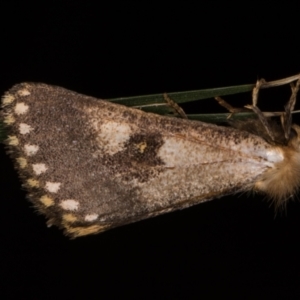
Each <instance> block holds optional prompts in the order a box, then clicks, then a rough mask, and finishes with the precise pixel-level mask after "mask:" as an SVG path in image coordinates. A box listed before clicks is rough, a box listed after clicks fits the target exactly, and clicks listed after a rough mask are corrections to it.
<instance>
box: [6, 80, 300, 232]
mask: <svg viewBox="0 0 300 300" xmlns="http://www.w3.org/2000/svg"><path fill="white" fill-rule="evenodd" d="M2 106H3V112H2V117H3V120H4V123H5V124H6V126H7V128H8V134H9V136H8V139H7V140H6V144H7V149H8V152H9V154H10V155H11V157H12V158H13V159H14V162H15V166H16V168H17V170H18V171H19V174H20V176H21V178H22V180H23V183H24V186H25V187H26V188H27V190H28V192H29V198H30V200H31V201H32V203H33V204H34V206H35V207H36V208H37V209H38V210H39V211H40V212H42V213H43V214H44V215H45V216H46V217H47V219H48V224H49V225H52V224H54V225H57V226H59V227H60V228H63V229H64V231H65V233H66V234H67V235H69V236H71V237H78V236H82V235H87V234H93V233H98V232H101V231H104V230H107V229H109V228H113V227H116V226H119V225H123V224H126V223H131V222H135V221H137V220H141V219H145V218H148V217H152V216H156V215H159V214H162V213H165V212H169V211H173V210H176V209H181V208H185V207H188V206H191V205H194V204H197V203H200V202H203V201H207V200H210V199H213V198H215V197H219V196H223V195H226V194H231V193H234V192H239V191H248V190H251V189H255V190H259V191H263V192H265V193H267V194H269V195H270V196H272V197H274V198H276V199H279V200H282V199H285V198H286V197H288V196H289V195H290V194H293V193H294V192H295V190H296V188H297V187H298V186H299V179H298V178H300V176H299V174H298V173H299V172H300V171H299V170H300V155H299V138H298V133H299V127H298V126H295V127H294V133H295V134H294V137H293V138H292V139H291V140H290V141H289V143H288V144H287V145H277V144H274V143H269V142H267V141H266V140H265V139H263V138H262V137H260V136H258V135H255V134H251V133H249V132H247V131H243V130H238V129H234V128H231V127H221V126H217V125H213V124H207V123H202V122H198V121H190V120H185V119H177V118H170V117H164V116H159V115H156V114H151V113H145V112H142V111H140V110H137V109H133V108H128V107H125V106H122V105H118V104H113V103H110V102H107V101H104V100H100V99H95V98H93V97H88V96H84V95H80V94H78V93H75V92H72V91H69V90H66V89H63V88H60V87H55V86H50V85H46V84H36V83H23V84H19V85H16V86H14V87H13V88H12V89H11V90H10V91H8V92H7V93H6V95H5V96H4V97H3V101H2ZM282 176H283V178H282ZM288 183H289V187H288V186H287V184H288ZM275 186H276V187H275Z"/></svg>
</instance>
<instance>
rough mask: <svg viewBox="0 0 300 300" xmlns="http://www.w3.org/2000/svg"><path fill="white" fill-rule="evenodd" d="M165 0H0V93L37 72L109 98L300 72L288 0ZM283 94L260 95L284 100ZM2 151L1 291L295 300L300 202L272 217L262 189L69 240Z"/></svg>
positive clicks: (200, 107)
mask: <svg viewBox="0 0 300 300" xmlns="http://www.w3.org/2000/svg"><path fill="white" fill-rule="evenodd" d="M55 3H56V4H55ZM169 5H170V6H169V7H162V5H161V6H160V5H153V4H147V3H146V2H143V3H141V4H134V3H130V4H129V3H122V4H120V3H113V2H111V5H110V6H104V5H101V4H100V2H99V3H98V4H97V5H96V4H91V3H85V2H84V1H82V2H80V1H65V2H63V4H59V2H53V3H52V2H51V3H50V2H46V1H45V2H44V1H40V4H36V5H33V4H30V3H28V2H27V3H26V2H20V3H16V2H15V3H9V2H7V3H6V2H5V1H3V2H1V4H0V11H1V19H0V22H1V23H0V25H1V26H0V32H1V35H0V38H1V56H0V74H1V80H0V85H1V86H0V92H1V94H3V93H4V92H5V91H6V90H8V89H9V88H10V87H11V86H12V85H13V84H16V83H19V82H24V81H36V82H45V83H49V84H54V85H59V86H63V87H65V88H68V89H71V90H75V91H77V92H80V93H83V94H87V95H91V96H94V97H98V98H114V97H121V96H124V97H126V96H133V95H143V94H151V93H161V92H175V91H185V90H191V89H201V88H212V87H221V86H229V85H238V84H245V83H254V82H255V81H256V79H257V78H261V77H263V78H265V79H267V80H274V79H280V78H283V77H287V76H291V75H294V74H297V73H298V72H300V67H299V54H300V46H299V22H298V21H297V20H298V17H297V11H298V10H297V9H296V8H295V7H291V6H290V7H288V8H287V9H285V8H284V7H282V6H276V4H272V6H271V7H268V8H266V9H263V8H262V7H256V6H255V4H253V3H252V4H251V6H250V5H246V4H243V6H241V7H239V6H237V5H235V6H230V5H226V6H225V5H224V6H219V4H216V3H213V4H211V5H210V6H209V7H208V6H206V7H202V6H201V4H199V3H198V4H197V5H196V4H195V5H176V4H175V3H173V2H172V3H171V2H170V4H169ZM289 93H290V91H289V87H287V86H286V87H282V88H276V89H273V90H272V91H271V90H270V91H267V92H263V93H262V94H261V98H260V102H259V105H260V107H261V108H262V109H263V110H281V109H282V107H283V105H284V103H285V102H286V101H287V99H288V97H289ZM226 99H227V100H228V101H231V103H233V104H234V105H237V106H242V105H245V104H248V103H249V102H250V101H251V95H250V93H248V94H243V95H240V96H238V97H227V98H226ZM183 107H184V109H185V110H186V111H187V112H190V113H200V112H222V111H224V109H223V108H221V107H219V106H218V104H216V103H215V101H214V100H212V99H210V100H205V101H199V102H197V103H196V104H192V105H185V106H183ZM297 108H300V104H299V103H298V105H297ZM295 119H296V121H297V118H295ZM298 119H299V118H298ZM0 155H1V158H0V166H1V169H0V176H1V177H0V182H1V186H0V197H1V201H0V205H1V208H0V212H1V216H0V219H1V226H0V230H1V247H0V249H1V250H0V251H1V253H0V254H1V255H0V263H1V266H0V274H1V275H2V276H3V277H2V279H1V280H0V294H2V295H3V296H2V297H1V298H2V299H124V298H128V299H194V298H195V299H221V298H230V299H231V298H238V299H299V296H300V287H299V283H300V256H299V255H300V244H299V233H300V203H299V201H297V199H296V200H295V201H291V202H290V203H289V204H288V205H287V210H286V213H281V214H279V215H277V216H276V217H275V214H274V209H273V208H272V206H271V207H270V203H269V202H268V201H266V200H265V199H264V197H263V196H261V195H240V194H238V195H234V196H230V197H223V198H221V199H216V200H214V201H210V202H207V203H204V204H201V205H198V206H195V207H193V208H190V209H186V210H183V211H179V212H175V213H172V214H167V215H164V216H160V217H156V218H153V219H149V220H145V221H141V222H138V223H135V224H131V225H127V226H124V227H120V228H116V229H113V230H111V231H108V232H105V233H103V234H99V235H95V236H88V237H84V238H78V239H75V240H69V239H68V238H66V237H64V236H63V235H62V233H61V232H60V231H59V230H57V229H56V228H50V229H48V228H47V227H46V225H45V220H44V218H43V217H42V216H38V215H37V214H36V213H35V212H34V210H33V209H32V207H31V205H30V203H29V202H28V201H27V200H26V198H25V192H24V191H23V190H22V189H21V183H20V181H19V179H18V176H17V173H16V171H15V170H14V169H13V165H12V162H11V161H10V159H9V158H8V157H7V156H6V154H5V151H4V147H3V145H2V144H1V145H0ZM66 176H67V174H66Z"/></svg>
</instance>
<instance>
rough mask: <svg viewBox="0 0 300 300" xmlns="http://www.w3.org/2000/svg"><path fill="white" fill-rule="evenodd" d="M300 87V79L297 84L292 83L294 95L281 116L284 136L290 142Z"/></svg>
mask: <svg viewBox="0 0 300 300" xmlns="http://www.w3.org/2000/svg"><path fill="white" fill-rule="evenodd" d="M299 87H300V79H298V80H297V82H296V84H294V83H291V89H292V94H291V97H290V99H289V101H288V103H287V104H286V105H285V106H284V113H283V114H282V115H281V118H280V119H281V125H282V128H283V131H284V136H285V138H286V139H287V140H288V139H289V137H290V133H291V127H292V111H293V110H294V108H295V104H296V100H297V93H298V91H299Z"/></svg>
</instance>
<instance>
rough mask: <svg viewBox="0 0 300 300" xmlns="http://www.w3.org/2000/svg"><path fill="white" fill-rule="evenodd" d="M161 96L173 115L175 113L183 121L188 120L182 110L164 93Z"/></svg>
mask: <svg viewBox="0 0 300 300" xmlns="http://www.w3.org/2000/svg"><path fill="white" fill-rule="evenodd" d="M163 96H164V99H165V101H166V102H167V104H168V105H169V106H170V107H171V108H172V109H173V110H174V111H175V113H177V114H178V115H179V116H180V117H181V118H183V119H187V118H188V117H187V115H186V114H185V112H184V110H183V109H182V108H181V107H180V106H179V105H178V104H177V103H176V102H175V101H174V100H172V99H171V98H170V97H169V96H168V95H167V93H164V94H163Z"/></svg>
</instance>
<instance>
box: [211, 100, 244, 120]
mask: <svg viewBox="0 0 300 300" xmlns="http://www.w3.org/2000/svg"><path fill="white" fill-rule="evenodd" d="M215 100H217V101H218V103H219V104H220V105H221V106H223V107H225V108H226V109H227V110H228V111H229V112H230V114H229V115H228V117H227V119H230V118H231V117H232V116H233V115H234V114H235V113H239V112H243V111H245V109H244V108H236V107H233V106H231V105H230V104H229V103H228V102H226V101H225V100H224V99H222V98H221V97H215Z"/></svg>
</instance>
